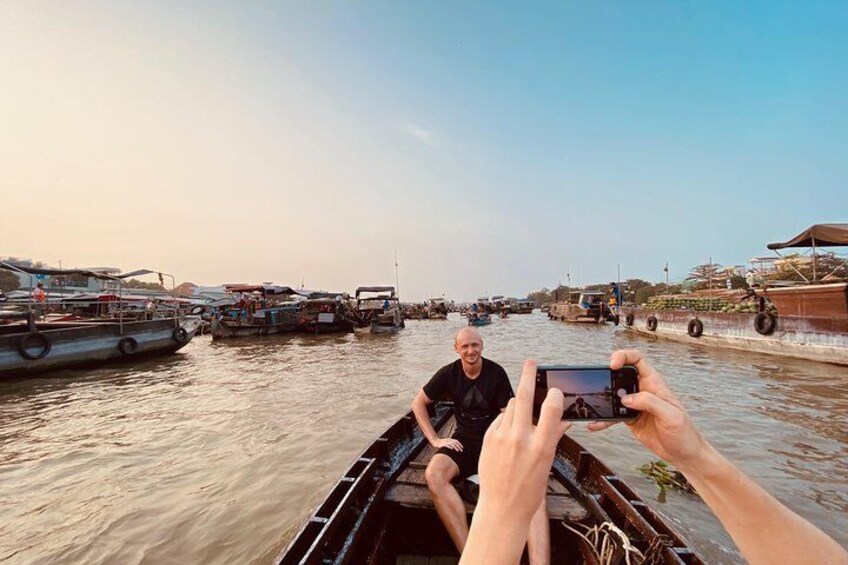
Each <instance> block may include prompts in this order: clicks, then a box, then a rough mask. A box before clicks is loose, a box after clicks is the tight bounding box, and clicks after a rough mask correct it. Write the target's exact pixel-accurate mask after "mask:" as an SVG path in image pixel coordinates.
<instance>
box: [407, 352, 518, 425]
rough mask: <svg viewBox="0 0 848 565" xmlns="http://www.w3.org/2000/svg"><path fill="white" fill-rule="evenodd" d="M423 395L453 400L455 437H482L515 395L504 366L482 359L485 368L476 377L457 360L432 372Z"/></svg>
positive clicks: (430, 397) (431, 398) (432, 398)
mask: <svg viewBox="0 0 848 565" xmlns="http://www.w3.org/2000/svg"><path fill="white" fill-rule="evenodd" d="M424 394H426V395H427V398H429V399H430V400H432V401H433V402H435V401H437V400H441V399H442V398H447V399H449V400H453V402H454V407H455V411H456V432H455V433H454V435H456V436H464V437H467V438H470V439H479V440H482V439H483V436H484V435H485V434H486V429H488V427H489V425H490V424H491V423H492V422H493V421H494V420H495V418H497V416H498V414H500V412H501V409H503V408H506V405H507V402H509V399H510V398H512V397H513V396H515V394H514V393H513V392H512V385H511V384H509V377H507V375H506V371H504V369H503V367H501V366H500V365H498V364H497V363H495V362H494V361H489V360H488V359H483V368H482V369H481V370H480V375H479V376H478V377H477V378H476V379H469V378H468V377H467V376H465V371H463V370H462V361H461V360H459V359H457V360H456V361H454V362H453V363H451V364H450V365H445V366H444V367H442V368H441V369H439V370H438V371H436V374H435V375H433V378H432V379H430V382H428V383H427V384H426V385H424Z"/></svg>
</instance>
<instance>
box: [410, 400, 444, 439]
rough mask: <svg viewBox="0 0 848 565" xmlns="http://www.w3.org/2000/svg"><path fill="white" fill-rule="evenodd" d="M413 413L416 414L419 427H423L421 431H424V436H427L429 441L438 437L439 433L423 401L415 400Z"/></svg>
mask: <svg viewBox="0 0 848 565" xmlns="http://www.w3.org/2000/svg"><path fill="white" fill-rule="evenodd" d="M412 413H413V414H415V420H416V421H417V422H418V427H420V428H421V431H422V432H423V433H424V437H426V438H427V441H429V442H430V443H433V441H435V440H436V439H438V437H439V434H438V433H436V429H435V428H434V427H433V424H431V423H430V415H429V414H428V413H427V405H426V404H424V403H423V402H418V401H415V402H413V403H412Z"/></svg>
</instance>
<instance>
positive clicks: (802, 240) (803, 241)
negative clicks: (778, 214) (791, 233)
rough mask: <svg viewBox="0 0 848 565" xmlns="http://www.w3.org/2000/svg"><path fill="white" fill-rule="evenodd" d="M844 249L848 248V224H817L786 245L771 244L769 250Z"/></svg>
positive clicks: (785, 243)
mask: <svg viewBox="0 0 848 565" xmlns="http://www.w3.org/2000/svg"><path fill="white" fill-rule="evenodd" d="M814 244H815V246H816V247H842V246H848V224H816V225H814V226H812V227H810V228H808V229H806V230H804V231H803V232H801V233H799V234H798V235H796V236H795V237H793V238H792V239H790V240H789V241H786V242H784V243H769V244H768V248H769V249H772V250H774V249H786V248H787V247H813V245H814Z"/></svg>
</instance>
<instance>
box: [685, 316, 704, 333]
mask: <svg viewBox="0 0 848 565" xmlns="http://www.w3.org/2000/svg"><path fill="white" fill-rule="evenodd" d="M686 333H688V334H689V335H690V336H692V337H701V334H703V333H704V323H703V322H701V320H699V319H698V318H692V319H691V320H689V325H688V326H686Z"/></svg>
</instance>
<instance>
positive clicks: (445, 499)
mask: <svg viewBox="0 0 848 565" xmlns="http://www.w3.org/2000/svg"><path fill="white" fill-rule="evenodd" d="M457 475H459V467H457V465H456V463H454V462H453V459H451V458H450V457H448V456H447V455H445V454H443V453H437V454H435V455H434V456H433V458H432V459H430V463H429V464H428V465H427V470H425V471H424V478H425V479H426V480H427V487H428V488H429V489H430V495H431V496H432V497H433V503H434V504H435V505H436V512H437V513H438V514H439V518H441V519H442V524H444V525H445V529H446V530H447V531H448V535H449V536H450V538H451V540H452V541H453V544H454V545H455V546H456V549H457V551H459V553H460V554H462V550H463V549H465V542H466V541H467V540H468V517H467V516H466V515H465V504H464V503H463V502H462V498H461V497H460V496H459V493H458V492H457V491H456V489H455V488H454V487H453V485H452V484H451V481H453V480H454V479H455V478H456V477H457Z"/></svg>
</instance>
